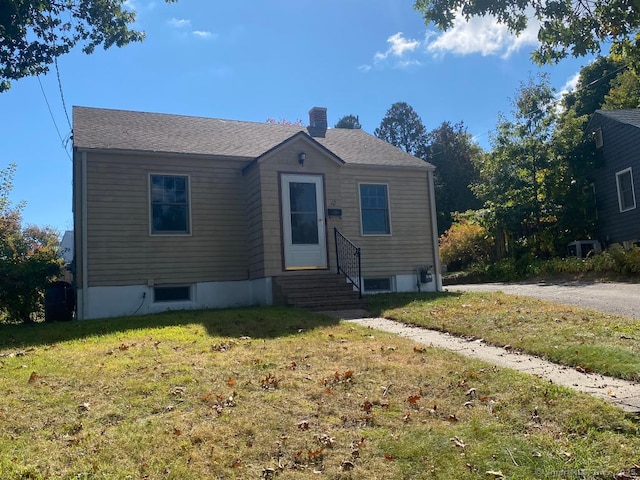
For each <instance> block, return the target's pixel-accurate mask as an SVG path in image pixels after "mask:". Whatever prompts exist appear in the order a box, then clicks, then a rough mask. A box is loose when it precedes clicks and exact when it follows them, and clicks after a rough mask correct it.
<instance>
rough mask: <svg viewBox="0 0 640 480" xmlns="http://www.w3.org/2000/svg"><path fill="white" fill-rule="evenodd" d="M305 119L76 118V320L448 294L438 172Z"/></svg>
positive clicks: (116, 113)
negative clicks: (384, 294)
mask: <svg viewBox="0 0 640 480" xmlns="http://www.w3.org/2000/svg"><path fill="white" fill-rule="evenodd" d="M309 116H310V122H309V125H310V126H309V127H306V128H305V127H299V126H294V125H277V124H269V123H252V122H240V121H232V120H221V119H213V118H198V117H187V116H179V115H165V114H157V113H143V112H132V111H122V110H106V109H98V108H86V107H75V108H74V110H73V144H74V149H73V191H74V228H75V262H74V265H75V281H76V287H77V294H78V298H77V305H78V312H77V313H78V315H77V316H78V318H80V319H86V318H98V317H111V316H119V315H132V314H143V313H150V312H158V311H163V310H168V309H190V308H216V307H228V306H241V305H270V304H274V303H282V302H286V303H292V304H299V305H302V306H310V307H315V308H345V307H346V306H348V305H349V302H353V304H354V305H356V304H358V297H359V293H360V292H362V293H364V294H367V293H372V292H380V291H416V290H419V289H420V290H423V291H425V290H426V291H435V290H441V288H442V287H441V285H442V283H441V277H440V270H439V259H438V253H437V248H436V245H437V228H436V224H435V221H436V220H435V219H436V216H435V204H434V189H433V171H434V167H433V166H432V165H430V164H428V163H426V162H424V161H422V160H420V159H418V158H415V157H413V156H411V155H408V154H407V153H405V152H403V151H402V150H400V149H398V148H396V147H394V146H392V145H390V144H388V143H386V142H384V141H382V140H380V139H378V138H376V137H374V136H372V135H369V134H367V133H365V132H364V131H362V130H347V129H335V128H327V115H326V109H324V108H318V107H315V108H313V109H312V110H311V111H310V112H309ZM358 257H359V259H360V264H359V265H358ZM338 265H339V266H338ZM338 271H339V274H337V273H338ZM345 288H346V291H347V292H348V293H349V295H350V296H349V295H348V296H347V297H344V296H343V294H342V293H338V291H340V292H344V291H345ZM296 289H297V292H296ZM332 301H333V303H332Z"/></svg>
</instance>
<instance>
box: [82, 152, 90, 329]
mask: <svg viewBox="0 0 640 480" xmlns="http://www.w3.org/2000/svg"><path fill="white" fill-rule="evenodd" d="M81 189H82V198H81V200H80V202H81V207H80V208H81V210H82V310H81V314H80V320H84V319H85V318H86V315H87V305H88V303H89V298H88V297H89V267H88V265H87V259H88V254H87V234H88V230H89V229H88V227H87V219H88V214H87V203H88V202H87V152H82V181H81Z"/></svg>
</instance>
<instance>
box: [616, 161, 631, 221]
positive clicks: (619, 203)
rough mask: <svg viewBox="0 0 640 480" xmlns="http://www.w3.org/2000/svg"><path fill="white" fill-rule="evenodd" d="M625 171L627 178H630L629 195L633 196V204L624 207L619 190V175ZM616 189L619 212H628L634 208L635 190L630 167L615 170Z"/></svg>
mask: <svg viewBox="0 0 640 480" xmlns="http://www.w3.org/2000/svg"><path fill="white" fill-rule="evenodd" d="M627 173H628V174H629V178H631V197H632V198H633V206H631V207H627V208H624V207H623V205H622V192H621V191H620V177H621V176H622V175H625V174H627ZM616 191H617V192H618V207H619V209H620V213H623V212H628V211H630V210H633V209H635V208H636V190H635V186H634V184H633V170H632V169H631V167H629V168H625V169H624V170H620V171H619V172H616Z"/></svg>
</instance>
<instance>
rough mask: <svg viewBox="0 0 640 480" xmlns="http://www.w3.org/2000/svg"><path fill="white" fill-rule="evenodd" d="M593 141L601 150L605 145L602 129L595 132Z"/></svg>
mask: <svg viewBox="0 0 640 480" xmlns="http://www.w3.org/2000/svg"><path fill="white" fill-rule="evenodd" d="M593 139H594V141H595V142H596V148H601V147H602V145H603V143H602V129H601V128H598V129H597V130H595V131H594V132H593Z"/></svg>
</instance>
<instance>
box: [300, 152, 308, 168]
mask: <svg viewBox="0 0 640 480" xmlns="http://www.w3.org/2000/svg"><path fill="white" fill-rule="evenodd" d="M306 159H307V154H306V153H304V152H300V153H299V154H298V163H299V164H300V165H304V161H305V160H306Z"/></svg>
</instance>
